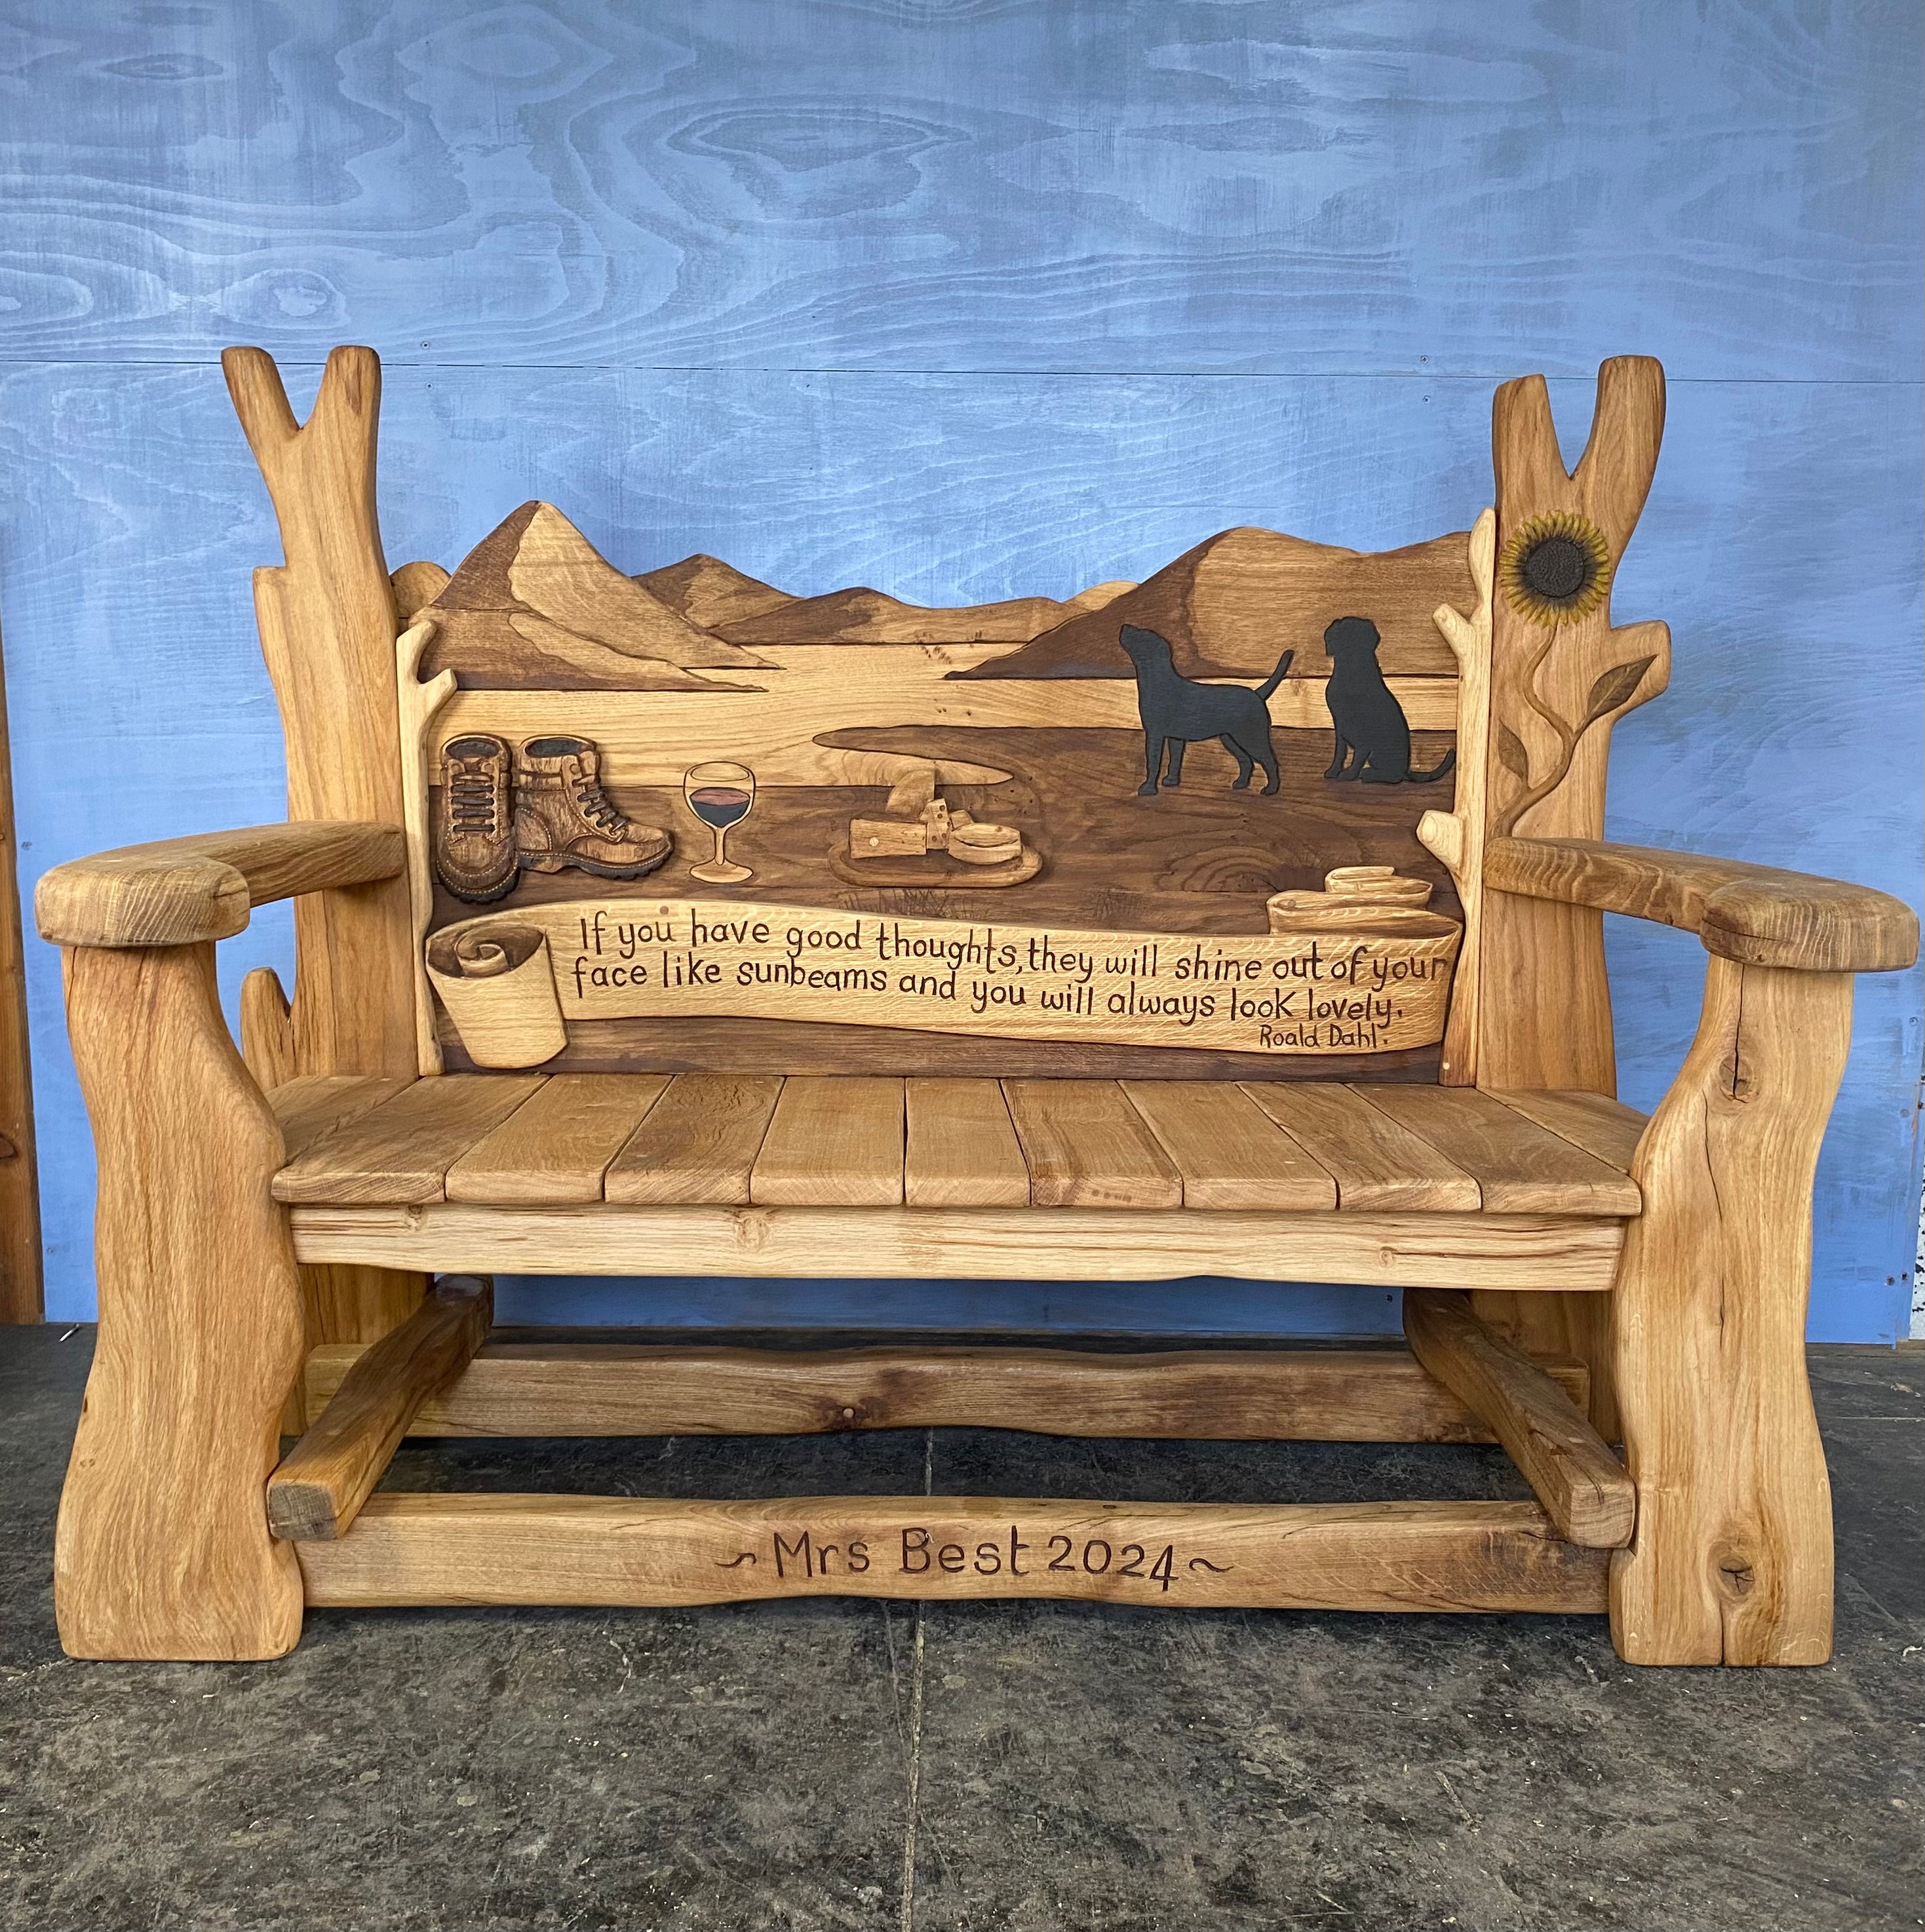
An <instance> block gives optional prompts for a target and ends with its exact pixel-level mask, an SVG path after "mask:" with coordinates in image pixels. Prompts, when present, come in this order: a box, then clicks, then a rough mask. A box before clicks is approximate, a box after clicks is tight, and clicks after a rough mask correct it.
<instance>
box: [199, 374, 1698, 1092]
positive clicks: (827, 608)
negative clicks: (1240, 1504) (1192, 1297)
mask: <svg viewBox="0 0 1925 1932" xmlns="http://www.w3.org/2000/svg"><path fill="white" fill-rule="evenodd" d="M224 360H225V362H226V368H227V373H228V379H229V387H230V389H231V391H232V394H233V396H234V400H235V407H236V408H237V410H238V412H239V413H240V415H241V421H242V422H243V425H244V427H245V428H246V430H247V435H248V438H249V440H250V443H251V445H252V446H253V449H254V452H255V454H256V457H257V458H258V459H259V462H260V464H261V467H262V471H263V473H264V475H265V477H266V479H267V481H268V486H269V488H270V490H271V493H272V495H273V497H274V504H275V508H276V510H277V514H278V516H279V517H280V526H281V532H282V538H283V545H284V547H285V550H286V564H285V565H283V566H280V567H278V568H265V569H262V570H261V571H257V572H256V608H257V612H258V614H259V621H260V627H261V634H262V644H263V649H264V650H265V655H266V657H267V660H268V667H269V670H270V671H271V674H272V676H273V678H274V684H275V688H276V691H277V694H278V696H279V697H280V704H281V709H282V714H283V723H284V725H285V727H286V738H287V746H288V766H289V811H290V814H291V815H292V816H295V817H362V818H367V817H374V818H385V819H388V820H394V821H398V822H402V823H405V824H406V826H407V827H408V829H409V835H410V840H411V846H412V850H413V853H414V862H413V865H412V877H411V879H410V880H408V881H401V882H395V883H392V884H390V885H387V886H380V887H370V888H363V889H357V890H356V891H355V892H346V893H337V894H329V895H322V896H321V897H319V898H316V900H314V901H302V902H301V903H300V904H299V905H298V907H297V935H298V948H299V962H298V983H297V987H296V991H295V1028H294V1037H295V1054H296V1060H297V1064H298V1066H299V1067H300V1068H301V1070H303V1071H307V1072H348V1071H355V1072H361V1071H381V1072H390V1073H402V1072H408V1071H415V1070H418V1071H421V1072H435V1071H439V1070H442V1068H443V1067H447V1068H449V1069H461V1068H466V1067H475V1066H490V1065H493V1066H508V1065H516V1066H520V1065H535V1064H538V1065H541V1066H543V1067H546V1068H547V1069H548V1070H555V1071H559V1070H568V1069H575V1070H645V1069H655V1070H669V1069H685V1068H689V1067H700V1068H708V1069H713V1070H754V1071H757V1072H762V1071H769V1070H781V1071H790V1072H886V1073H931V1074H939V1073H994V1074H1006V1075H1008V1074H1038V1075H1049V1074H1053V1073H1060V1074H1063V1075H1076V1076H1090V1075H1095V1076H1110V1075H1114V1076H1141V1077H1152V1078H1154V1077H1178V1078H1204V1079H1218V1078H1224V1079H1275V1078H1312V1079H1345V1078H1350V1079H1358V1078H1360V1079H1382V1078H1393V1079H1399V1078H1400V1079H1420V1080H1435V1079H1439V1078H1441V1079H1444V1080H1446V1081H1447V1082H1453V1083H1466V1082H1471V1081H1473V1080H1479V1079H1481V1080H1483V1082H1485V1083H1486V1084H1489V1085H1565V1086H1576V1087H1591V1088H1598V1089H1600V1090H1601V1091H1609V1090H1610V1088H1611V1085H1612V1072H1611V1037H1610V1022H1609V1006H1608V1000H1607V998H1606V991H1605V984H1604V978H1603V952H1602V944H1601V938H1600V932H1599V922H1598V921H1597V918H1596V917H1595V916H1594V915H1587V914H1586V913H1583V912H1582V910H1579V909H1577V908H1573V907H1565V906H1561V905H1555V904H1548V903H1546V902H1544V901H1527V900H1522V899H1517V898H1511V897H1510V896H1509V895H1501V894H1486V892H1484V891H1483V889H1482V887H1481V885H1480V871H1481V866H1482V854H1483V843H1484V840H1485V838H1486V835H1493V834H1494V835H1503V834H1505V833H1508V832H1542V833H1546V834H1553V835H1572V836H1590V837H1595V836H1597V835H1600V833H1601V831H1602V821H1603V794H1604V779H1605V772H1606V762H1607V757H1608V747H1609V735H1610V729H1611V725H1612V722H1613V721H1615V718H1617V717H1618V716H1619V715H1621V714H1622V713H1623V712H1624V711H1625V710H1627V709H1630V708H1631V707H1632V706H1634V705H1636V704H1638V703H1643V702H1644V701H1645V700H1646V699H1648V697H1651V696H1654V695H1655V694H1656V693H1657V691H1660V690H1661V689H1662V688H1663V685H1664V682H1665V679H1666V674H1667V672H1668V668H1669V643H1668V638H1667V637H1666V632H1665V629H1664V627H1663V625H1658V624H1647V625H1631V626H1628V627H1625V628H1620V629H1613V628H1612V625H1611V623H1610V619H1609V585H1610V577H1611V574H1612V570H1613V568H1615V563H1616V561H1617V559H1618V557H1619V556H1621V553H1622V551H1623V549H1624V544H1625V542H1626V541H1627V540H1628V538H1629V536H1630V532H1631V530H1632V529H1633V526H1635V523H1636V519H1637V516H1638V513H1639V509H1640V508H1641V507H1642V502H1643V499H1644V496H1645V491H1646V490H1647V489H1648V486H1649V482H1650V478H1651V470H1652V468H1653V466H1654V463H1655V461H1656V457H1657V444H1658V439H1659V436H1660V432H1661V428H1662V422H1663V378H1662V374H1661V372H1660V371H1659V369H1658V367H1657V364H1656V363H1654V362H1650V361H1648V359H1642V358H1624V359H1618V360H1617V361H1615V362H1611V363H1607V364H1606V365H1605V367H1604V368H1603V370H1602V371H1600V377H1599V385H1598V408H1597V416H1596V419H1595V421H1594V428H1593V433H1592V437H1591V444H1590V446H1589V448H1588V449H1587V451H1586V453H1585V458H1584V459H1583V460H1582V462H1581V463H1579V466H1578V468H1577V469H1576V472H1574V473H1573V474H1567V472H1565V470H1564V466H1563V463H1562V462H1561V460H1560V458H1559V457H1558V446H1557V442H1556V437H1555V430H1554V428H1553V426H1552V422H1551V418H1550V413H1549V401H1548V398H1547V396H1546V391H1545V388H1544V385H1543V380H1542V379H1541V378H1539V377H1528V378H1525V379H1523V380H1521V381H1519V382H1516V383H1508V384H1507V385H1505V386H1504V387H1503V388H1502V389H1500V390H1499V391H1498V398H1497V404H1496V410H1495V429H1494V451H1495V462H1496V472H1497V484H1498V489H1497V495H1498V503H1497V507H1496V511H1495V516H1493V515H1492V514H1491V513H1489V512H1486V514H1485V515H1484V516H1483V517H1482V518H1481V519H1480V520H1478V521H1477V523H1476V524H1475V525H1474V527H1473V529H1471V530H1470V531H1468V532H1465V531H1459V532H1454V533H1448V534H1447V535H1443V536H1441V537H1438V538H1433V539H1432V540H1430V541H1427V542H1424V543H1420V544H1414V545H1412V546H1410V547H1407V548H1405V549H1402V550H1395V551H1391V552H1387V553H1379V554H1377V555H1374V556H1372V555H1363V554H1360V553H1355V552H1351V551H1346V550H1332V549H1330V548H1328V547H1325V546H1322V545H1319V544H1309V543H1306V542H1304V541H1301V540H1299V539H1297V538H1293V537H1290V536H1288V535H1282V534H1279V533H1277V532H1270V531H1265V530H1257V529H1236V530H1230V531H1226V532H1219V533H1218V534H1216V535H1213V536H1208V537H1206V538H1204V541H1201V542H1200V543H1198V544H1197V545H1196V546H1195V547H1194V548H1192V550H1189V552H1187V553H1185V554H1184V555H1183V556H1181V557H1179V558H1177V559H1174V560H1173V561H1172V562H1171V563H1170V564H1169V565H1167V566H1166V567H1165V568H1162V569H1161V570H1159V571H1157V572H1156V573H1155V574H1153V575H1152V576H1151V577H1149V578H1147V580H1145V581H1144V582H1143V583H1141V584H1140V585H1132V586H1116V585H1103V586H1096V587H1094V588H1093V589H1090V590H1088V591H1086V592H1081V593H1079V594H1078V595H1075V597H1072V598H1069V599H1066V600H1064V601H1061V602H1057V601H1053V600H1051V599H1050V598H1040V597H1039V598H1024V599H1018V600H1015V601H1012V602H1010V603H1007V604H999V605H993V606H986V607H976V608H974V609H971V610H919V609H917V608H916V607H910V606H907V605H904V604H899V603H898V602H897V601H895V600H894V599H892V598H888V597H886V596H883V595H880V594H879V593H877V592H874V591H871V590H869V589H866V588H862V587H856V588H852V589H849V590H846V591H843V592H836V593H834V594H832V595H829V596H817V597H812V598H799V597H795V596H792V595H788V594H787V593H785V592H782V591H781V590H779V589H776V588H775V587H773V586H769V585H766V584H762V583H758V582H757V581H756V580H754V579H753V578H751V577H746V576H745V575H744V574H742V573H741V572H739V571H735V570H733V568H730V566H729V565H726V564H724V563H722V562H720V561H719V560H718V559H712V558H705V557H700V556H698V557H694V558H690V559H683V560H682V561H681V562H676V563H665V562H662V561H661V560H660V559H633V558H630V557H627V556H624V557H622V559H620V562H621V564H622V565H624V566H629V567H632V565H634V563H636V562H649V563H652V564H653V565H655V567H654V568H652V569H649V570H648V571H645V572H644V573H643V574H642V575H641V576H640V577H636V578H631V577H627V576H625V575H624V574H622V569H620V568H617V567H616V565H615V564H614V563H613V562H610V561H608V560H607V559H604V558H603V557H601V556H599V555H598V553H596V552H595V550H594V549H593V548H592V547H591V546H590V545H589V544H588V542H587V541H586V539H585V538H583V537H582V535H580V532H579V531H578V530H577V529H575V528H574V526H573V525H572V524H571V523H570V522H569V521H568V518H567V517H566V516H565V514H564V513H563V512H562V511H561V510H560V509H559V508H556V507H554V506H553V505H545V504H527V505H523V506H522V508H520V509H519V510H517V511H514V513H513V514H511V515H510V516H509V517H508V518H507V519H506V520H505V522H504V523H502V524H501V525H500V526H499V527H498V528H497V529H496V530H495V531H494V532H493V533H492V534H490V535H489V536H488V537H487V538H484V540H483V541H482V542H481V544H478V546H477V547H476V548H475V550H473V551H472V552H471V553H469V556H467V558H466V559H464V560H463V562H461V563H460V565H459V566H458V567H457V569H456V570H455V571H454V573H453V574H452V576H451V577H450V576H449V575H448V573H446V572H445V571H442V569H440V568H438V567H437V566H435V565H427V564H412V565H406V566H403V568H402V569H401V570H400V571H397V572H396V573H395V574H394V577H393V579H392V580H391V579H390V577H389V576H388V569H387V565H386V562H385V559H384V558H383V556H382V549H381V541H380V536H379V529H378V525H377V523H376V514H375V505H374V480H373V479H374V457H375V436H376V419H377V416H378V411H379V365H378V363H377V362H376V359H375V358H374V356H373V353H372V352H371V351H369V350H361V349H343V350H337V351H335V352H334V355H333V356H331V358H330V359H329V362H328V370H327V373H326V375H325V377H324V379H323V381H322V387H321V391H320V395H319V398H318V400H317V401H316V405H315V408H314V410H313V413H312V415H311V416H310V419H309V421H308V422H307V425H305V426H304V427H303V428H298V429H297V428H296V427H295V423H294V420H293V418H292V414H291V413H290V412H289V410H288V407H287V405H286V399H285V397H284V395H283V392H282V391H281V388H280V380H279V377H278V375H277V372H276V371H275V370H274V365H273V364H272V363H271V361H270V360H269V359H268V358H267V357H266V356H265V355H264V354H262V353H261V352H259V351H258V350H230V351H229V352H228V354H227V356H226V358H225V359H224ZM397 635H398V646H397ZM397 658H398V662H397ZM1333 720H1334V721H1336V722H1335V723H1334V724H1333ZM1337 724H1341V726H1342V727H1343V728H1342V733H1341V735H1342V737H1343V739H1344V740H1345V742H1346V743H1347V744H1348V747H1349V748H1348V750H1345V749H1344V748H1342V746H1340V745H1338V744H1337V743H1336V740H1337V739H1338V737H1339V731H1338V730H1337V728H1336V725H1337ZM451 745H454V746H455V747H456V748H457V749H456V751H454V753H453V754H451V753H450V752H449V751H448V747H449V746H451ZM1333 750H1334V751H1336V756H1337V757H1338V758H1339V759H1340V760H1342V769H1339V767H1338V766H1337V765H1336V764H1335V763H1333ZM451 760H452V761H451ZM1179 773H1180V783H1177V782H1173V781H1175V780H1176V779H1177V777H1178V775H1179ZM1243 779H1247V781H1248V782H1247V783H1240V780H1243ZM445 781H446V782H445ZM745 801H746V805H745ZM738 814H742V815H740V816H738ZM705 821H706V822H705ZM724 843H726V844H727V848H728V849H727V850H726V851H724V850H722V847H723V845H724ZM743 871H745V872H746V873H747V874H748V876H747V877H736V876H733V874H735V873H740V872H743ZM718 874H719V876H718ZM431 987H432V988H433V989H434V990H433V991H431V990H430V988H431ZM1549 987H1555V988H1556V989H1557V998H1556V999H1555V1002H1552V1003H1550V1004H1551V1005H1552V1007H1554V1008H1555V1010H1551V1011H1547V1010H1546V1002H1545V1000H1544V994H1545V991H1546V989H1547V988H1549Z"/></svg>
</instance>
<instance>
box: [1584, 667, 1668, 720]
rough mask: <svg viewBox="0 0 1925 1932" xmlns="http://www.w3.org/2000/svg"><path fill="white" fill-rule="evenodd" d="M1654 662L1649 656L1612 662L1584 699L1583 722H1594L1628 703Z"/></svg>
mask: <svg viewBox="0 0 1925 1932" xmlns="http://www.w3.org/2000/svg"><path fill="white" fill-rule="evenodd" d="M1655 661H1656V660H1655V659H1654V658H1633V659H1632V660H1631V661H1630V663H1629V664H1613V665H1612V667H1611V668H1610V669H1609V670H1607V671H1606V672H1605V673H1604V674H1603V676H1601V677H1600V678H1599V679H1598V680H1597V682H1596V683H1595V684H1594V685H1592V686H1591V696H1590V697H1588V699H1586V700H1585V712H1584V721H1585V723H1586V724H1596V723H1597V721H1598V719H1599V718H1602V717H1603V716H1604V715H1606V713H1607V712H1612V711H1615V710H1616V709H1618V707H1619V706H1621V705H1623V704H1626V703H1629V702H1630V698H1631V695H1632V694H1633V692H1634V691H1636V689H1637V688H1638V686H1639V685H1641V684H1642V683H1643V682H1644V679H1645V672H1646V671H1648V670H1650V669H1651V666H1652V664H1654V662H1655Z"/></svg>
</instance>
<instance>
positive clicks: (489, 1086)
mask: <svg viewBox="0 0 1925 1932" xmlns="http://www.w3.org/2000/svg"><path fill="white" fill-rule="evenodd" d="M545 1079H546V1076H544V1075H542V1074H539V1073H467V1074H462V1075H459V1076H456V1077H455V1078H454V1079H445V1078H443V1079H433V1080H417V1081H415V1082H414V1083H413V1084H412V1085H410V1086H407V1087H404V1088H403V1089H402V1090H401V1091H400V1093H398V1094H396V1095H395V1096H394V1097H393V1099H391V1100H384V1101H383V1102H382V1103H381V1104H380V1106H378V1107H373V1108H370V1109H369V1110H368V1111H367V1112H366V1113H364V1114H360V1115H356V1116H355V1118H353V1119H352V1120H349V1121H343V1123H342V1124H340V1126H339V1127H336V1128H334V1130H333V1131H332V1132H331V1133H326V1134H323V1135H322V1136H321V1137H320V1139H318V1140H316V1141H315V1142H313V1143H311V1144H310V1145H309V1147H308V1148H307V1150H306V1151H305V1152H304V1153H303V1154H301V1155H300V1156H299V1157H298V1158H296V1159H295V1160H292V1161H291V1162H289V1164H288V1165H287V1166H286V1167H283V1169H281V1170H280V1172H279V1173H278V1174H277V1175H275V1176H274V1199H276V1200H277V1201H290V1202H323V1201H325V1202H337V1203H340V1202H370V1203H372V1202H382V1203H389V1202H395V1203H400V1204H403V1205H412V1204H416V1203H419V1202H427V1201H439V1200H442V1199H445V1195H444V1193H443V1191H442V1190H443V1178H444V1177H445V1175H446V1174H447V1172H448V1169H449V1168H450V1167H451V1166H452V1165H453V1164H454V1163H455V1162H456V1161H457V1160H460V1157H462V1155H463V1154H466V1152H467V1151H468V1150H469V1148H471V1147H472V1146H473V1145H475V1142H477V1141H478V1140H480V1139H481V1138H482V1136H484V1135H485V1134H487V1133H491V1132H492V1131H493V1130H494V1129H495V1128H496V1127H499V1126H500V1124H502V1121H505V1120H506V1119H507V1118H508V1115H511V1113H513V1112H514V1110H515V1109H517V1107H519V1106H520V1105H521V1103H523V1101H524V1100H527V1099H529V1097H531V1096H532V1094H534V1093H535V1091H536V1089H537V1088H539V1087H541V1085H543V1084H544V1080H545Z"/></svg>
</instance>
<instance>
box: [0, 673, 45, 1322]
mask: <svg viewBox="0 0 1925 1932" xmlns="http://www.w3.org/2000/svg"><path fill="white" fill-rule="evenodd" d="M18 851H19V823H18V821H17V820H16V818H15V817H14V815H13V760H12V757H11V755H10V751H9V750H8V745H7V693H6V681H5V676H4V672H0V1322H37V1321H39V1320H40V1319H41V1317H42V1316H43V1313H45V1310H46V1298H45V1295H44V1292H43V1286H42V1282H41V1270H40V1171H39V1157H38V1154H37V1152H36V1151H35V1136H34V1084H33V1069H32V1065H31V1061H32V1053H31V1048H30V1046H29V1043H28V1025H27V969H26V962H25V958H24V957H23V956H22V948H21V944H20V895H19V872H18V865H17V860H16V856H15V855H16V853H18Z"/></svg>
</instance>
